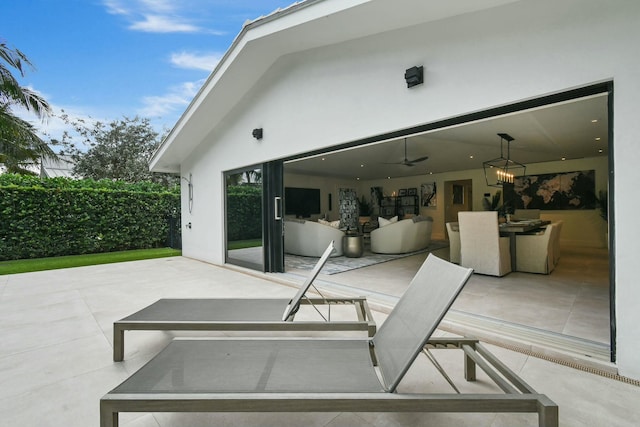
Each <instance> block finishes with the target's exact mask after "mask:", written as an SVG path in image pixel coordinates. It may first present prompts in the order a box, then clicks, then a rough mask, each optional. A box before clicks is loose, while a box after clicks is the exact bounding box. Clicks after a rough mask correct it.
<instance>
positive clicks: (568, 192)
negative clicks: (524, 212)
mask: <svg viewBox="0 0 640 427" xmlns="http://www.w3.org/2000/svg"><path fill="white" fill-rule="evenodd" d="M508 190H510V191H507V189H505V192H504V195H505V196H506V197H505V200H509V201H510V203H511V204H513V208H514V209H542V210H576V209H595V208H596V197H595V194H596V172H595V170H583V171H573V172H558V173H546V174H539V175H527V176H519V177H516V178H515V179H514V182H513V186H512V188H509V189H508Z"/></svg>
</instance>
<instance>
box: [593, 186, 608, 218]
mask: <svg viewBox="0 0 640 427" xmlns="http://www.w3.org/2000/svg"><path fill="white" fill-rule="evenodd" d="M596 206H597V208H598V209H599V210H600V217H601V218H602V219H604V220H605V221H606V222H609V194H608V193H607V191H606V190H600V191H598V195H597V196H596Z"/></svg>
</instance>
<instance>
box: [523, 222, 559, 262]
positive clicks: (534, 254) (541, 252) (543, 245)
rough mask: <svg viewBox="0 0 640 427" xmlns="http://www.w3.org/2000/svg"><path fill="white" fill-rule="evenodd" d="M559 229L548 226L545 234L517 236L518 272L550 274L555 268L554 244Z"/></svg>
mask: <svg viewBox="0 0 640 427" xmlns="http://www.w3.org/2000/svg"><path fill="white" fill-rule="evenodd" d="M557 231H558V229H557V227H555V226H554V225H553V224H549V225H547V228H545V230H544V232H540V233H536V234H519V235H517V236H516V270H517V271H522V272H526V273H542V274H549V273H551V272H552V271H553V269H554V268H555V264H554V260H553V242H554V237H555V234H556V232H557Z"/></svg>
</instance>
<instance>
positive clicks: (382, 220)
mask: <svg viewBox="0 0 640 427" xmlns="http://www.w3.org/2000/svg"><path fill="white" fill-rule="evenodd" d="M394 222H398V216H397V215H396V216H394V217H393V218H390V219H386V218H382V217H380V218H378V225H380V227H384V226H385V225H389V224H392V223H394Z"/></svg>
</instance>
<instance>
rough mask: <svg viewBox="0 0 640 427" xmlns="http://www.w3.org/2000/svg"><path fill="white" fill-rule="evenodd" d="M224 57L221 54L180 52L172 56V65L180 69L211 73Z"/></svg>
mask: <svg viewBox="0 0 640 427" xmlns="http://www.w3.org/2000/svg"><path fill="white" fill-rule="evenodd" d="M222 56H223V54H222V53H219V52H215V53H210V54H197V53H190V52H178V53H173V54H172V55H171V63H172V64H173V65H175V66H176V67H178V68H186V69H190V70H204V71H209V72H211V71H212V70H213V69H214V68H215V67H216V65H218V62H220V59H222Z"/></svg>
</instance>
